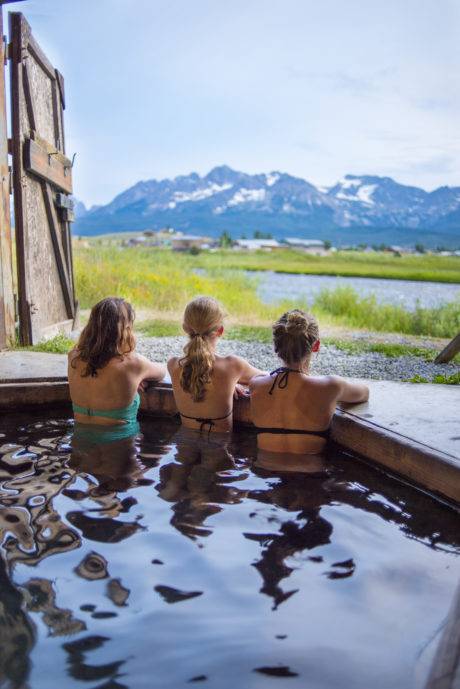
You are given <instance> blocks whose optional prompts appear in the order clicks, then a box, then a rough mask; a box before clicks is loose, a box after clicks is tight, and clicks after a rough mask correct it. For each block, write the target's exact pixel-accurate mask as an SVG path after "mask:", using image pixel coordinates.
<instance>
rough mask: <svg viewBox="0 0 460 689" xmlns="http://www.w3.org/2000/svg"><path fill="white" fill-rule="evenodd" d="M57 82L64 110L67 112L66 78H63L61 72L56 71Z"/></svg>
mask: <svg viewBox="0 0 460 689" xmlns="http://www.w3.org/2000/svg"><path fill="white" fill-rule="evenodd" d="M55 73H56V81H57V84H58V87H59V94H60V96H61V104H62V109H63V110H65V87H64V77H63V76H62V74H61V72H60V71H59V70H58V69H56V70H55Z"/></svg>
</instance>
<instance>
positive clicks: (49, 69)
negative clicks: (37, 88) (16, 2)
mask: <svg viewBox="0 0 460 689" xmlns="http://www.w3.org/2000/svg"><path fill="white" fill-rule="evenodd" d="M21 16H22V15H21ZM22 19H23V21H24V22H25V21H26V20H25V19H24V17H22ZM27 50H28V52H29V53H30V54H31V55H32V57H34V59H35V60H36V62H38V64H39V65H40V67H41V68H42V70H43V71H44V72H45V74H46V75H47V76H48V77H49V78H50V79H51V80H52V81H54V80H55V79H56V73H55V70H54V67H53V65H52V64H51V62H50V61H49V60H48V58H47V57H46V55H45V53H44V52H43V50H42V49H41V48H40V46H39V45H38V43H37V41H36V40H35V38H34V37H33V36H32V33H30V35H29V40H28V42H27Z"/></svg>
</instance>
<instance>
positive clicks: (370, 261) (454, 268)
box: [187, 249, 460, 283]
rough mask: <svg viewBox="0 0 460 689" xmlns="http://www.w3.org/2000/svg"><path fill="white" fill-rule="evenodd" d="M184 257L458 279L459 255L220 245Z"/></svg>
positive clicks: (303, 270) (204, 262) (206, 262)
mask: <svg viewBox="0 0 460 689" xmlns="http://www.w3.org/2000/svg"><path fill="white" fill-rule="evenodd" d="M187 258H188V260H189V262H190V264H191V265H193V266H195V267H199V268H204V269H206V270H210V269H216V268H217V269H220V270H222V269H226V270H229V269H240V270H253V271H259V270H273V271H276V272H280V273H300V274H314V275H341V276H347V277H373V278H388V279H401V280H422V281H428V282H429V281H431V282H452V283H460V257H459V256H438V255H436V254H423V255H421V256H410V255H409V256H396V255H394V254H391V253H386V252H376V253H364V252H360V251H337V252H336V253H333V254H330V255H329V256H311V255H309V254H305V253H304V252H302V251H294V250H292V249H281V250H277V251H272V252H267V251H254V252H242V251H240V252H236V251H232V250H225V249H222V250H219V251H216V252H213V253H209V252H202V253H201V254H199V255H198V256H188V257H187Z"/></svg>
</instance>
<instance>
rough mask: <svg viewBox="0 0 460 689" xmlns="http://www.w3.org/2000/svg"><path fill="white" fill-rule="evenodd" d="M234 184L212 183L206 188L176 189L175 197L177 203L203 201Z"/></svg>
mask: <svg viewBox="0 0 460 689" xmlns="http://www.w3.org/2000/svg"><path fill="white" fill-rule="evenodd" d="M232 186H233V184H210V185H209V186H207V187H205V188H204V189H197V190H196V191H189V192H187V191H175V192H174V194H173V199H174V201H175V202H176V203H185V202H186V201H202V200H203V199H208V198H209V197H210V196H214V194H220V192H221V191H226V190H227V189H231V188H232Z"/></svg>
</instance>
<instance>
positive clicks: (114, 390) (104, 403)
mask: <svg viewBox="0 0 460 689" xmlns="http://www.w3.org/2000/svg"><path fill="white" fill-rule="evenodd" d="M85 368H86V363H85V362H82V361H80V360H79V359H78V350H77V349H73V350H72V351H71V352H69V354H68V379H69V388H70V397H71V399H72V402H73V403H74V404H76V405H78V406H80V407H88V408H90V409H98V410H107V411H111V410H113V409H121V408H123V407H127V406H128V405H130V404H131V403H132V402H133V400H134V398H135V396H136V393H137V389H138V387H139V384H140V383H141V381H142V380H144V379H147V378H148V379H152V380H161V379H162V378H163V377H164V375H165V372H166V370H165V367H164V366H162V365H160V364H155V363H153V362H151V361H149V360H148V359H146V358H145V357H143V356H141V355H140V354H136V353H135V352H131V353H129V354H126V355H124V356H123V358H119V357H113V358H112V359H110V361H109V362H108V363H107V364H106V365H105V366H104V367H103V368H101V369H98V371H97V375H96V376H83V375H82V374H83V373H84V370H85ZM75 418H76V420H77V421H81V422H83V423H90V424H98V423H104V424H108V425H117V424H119V423H120V421H119V420H117V419H113V418H112V419H111V418H108V417H102V415H101V416H97V417H95V416H90V415H87V414H80V413H77V412H76V413H75ZM121 423H123V422H121Z"/></svg>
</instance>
